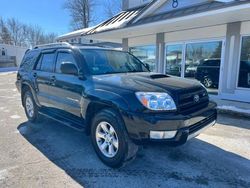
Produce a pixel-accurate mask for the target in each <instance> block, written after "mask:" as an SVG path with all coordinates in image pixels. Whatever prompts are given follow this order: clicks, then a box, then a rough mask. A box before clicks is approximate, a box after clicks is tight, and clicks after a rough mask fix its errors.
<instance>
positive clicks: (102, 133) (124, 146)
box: [91, 109, 138, 168]
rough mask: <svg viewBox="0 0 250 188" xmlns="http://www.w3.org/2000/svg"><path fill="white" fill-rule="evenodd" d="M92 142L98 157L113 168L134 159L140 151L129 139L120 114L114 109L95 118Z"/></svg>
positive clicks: (102, 112)
mask: <svg viewBox="0 0 250 188" xmlns="http://www.w3.org/2000/svg"><path fill="white" fill-rule="evenodd" d="M91 140H92V144H93V146H94V149H95V151H96V153H97V155H98V157H99V158H100V159H101V160H102V162H103V163H104V164H106V165H107V166H110V167H112V168H118V167H121V166H123V165H125V164H126V163H127V162H129V161H131V160H132V159H134V158H135V156H136V153H137V150H138V146H137V145H135V144H134V143H133V142H132V141H131V140H130V138H129V137H128V134H127V131H126V130H125V126H124V124H123V121H122V119H121V118H120V116H119V114H118V113H116V112H115V111H113V110H112V109H105V110H102V111H101V112H100V113H98V114H97V115H96V116H95V117H94V120H93V122H92V127H91Z"/></svg>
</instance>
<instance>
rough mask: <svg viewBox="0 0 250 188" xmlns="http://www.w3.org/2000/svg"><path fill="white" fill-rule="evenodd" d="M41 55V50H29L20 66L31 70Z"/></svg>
mask: <svg viewBox="0 0 250 188" xmlns="http://www.w3.org/2000/svg"><path fill="white" fill-rule="evenodd" d="M38 56H39V51H36V50H34V51H29V52H27V53H26V54H25V55H24V58H23V61H22V63H21V65H20V68H22V69H24V70H26V71H31V70H32V69H33V67H34V64H35V62H36V60H37V58H38Z"/></svg>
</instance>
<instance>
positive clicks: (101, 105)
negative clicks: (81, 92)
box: [85, 101, 126, 135]
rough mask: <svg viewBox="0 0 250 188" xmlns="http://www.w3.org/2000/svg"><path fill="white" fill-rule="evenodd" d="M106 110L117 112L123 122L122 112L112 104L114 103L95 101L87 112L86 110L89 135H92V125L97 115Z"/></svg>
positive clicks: (87, 132)
mask: <svg viewBox="0 0 250 188" xmlns="http://www.w3.org/2000/svg"><path fill="white" fill-rule="evenodd" d="M104 109H110V110H112V111H115V112H116V113H117V114H118V115H119V116H120V118H121V119H122V121H123V118H122V115H121V110H120V109H119V107H118V106H116V105H115V104H112V103H106V102H97V101H93V102H91V103H90V104H89V105H88V107H87V110H86V114H85V123H86V134H87V135H90V130H91V125H92V121H93V119H94V117H95V115H96V114H98V113H99V112H101V111H102V110H104ZM125 128H126V127H125Z"/></svg>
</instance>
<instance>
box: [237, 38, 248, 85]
mask: <svg viewBox="0 0 250 188" xmlns="http://www.w3.org/2000/svg"><path fill="white" fill-rule="evenodd" d="M238 86H239V87H243V88H250V36H248V37H243V38H242V47H241V56H240V70H239V81H238Z"/></svg>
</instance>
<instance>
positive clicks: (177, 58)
mask: <svg viewBox="0 0 250 188" xmlns="http://www.w3.org/2000/svg"><path fill="white" fill-rule="evenodd" d="M181 63H182V44H177V45H168V46H167V47H166V74H169V75H173V76H181Z"/></svg>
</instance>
